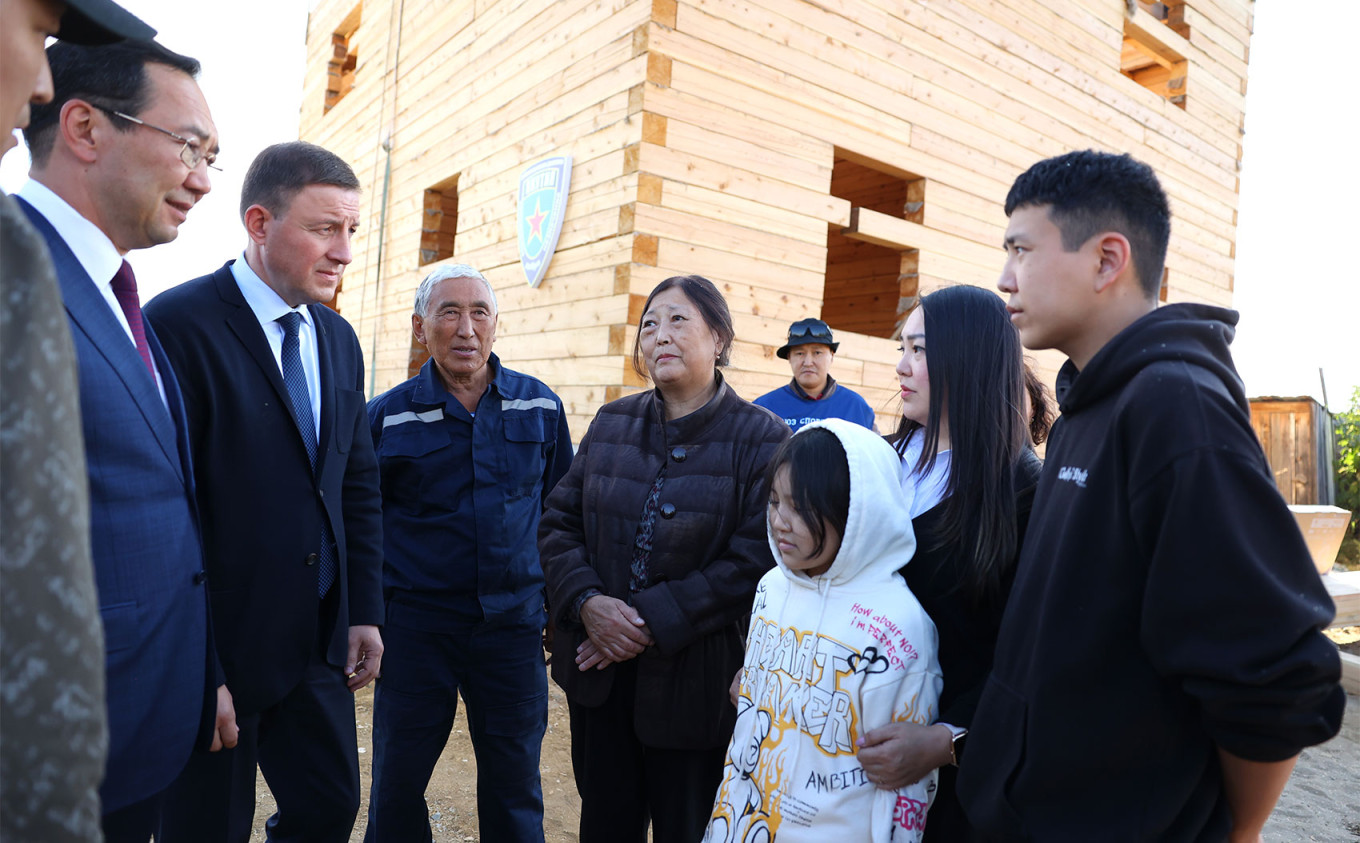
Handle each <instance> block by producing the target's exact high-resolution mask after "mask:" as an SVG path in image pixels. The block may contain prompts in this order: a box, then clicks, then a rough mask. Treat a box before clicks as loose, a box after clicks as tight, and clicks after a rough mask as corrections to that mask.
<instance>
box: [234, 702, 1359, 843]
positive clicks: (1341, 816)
mask: <svg viewBox="0 0 1360 843" xmlns="http://www.w3.org/2000/svg"><path fill="white" fill-rule="evenodd" d="M548 688H549V699H548V734H547V737H546V738H544V741H543V762H542V764H543V800H544V813H545V819H544V831H545V834H546V837H547V841H548V843H576V839H577V835H576V828H577V822H578V820H579V818H580V815H581V806H580V797H578V796H577V794H576V784H575V782H574V781H573V780H572V775H571V735H570V731H569V729H568V725H567V702H566V698H565V697H564V696H563V695H562V691H561V689H559V688H558V687H557V686H556V685H554V684H553V683H552V682H551V681H550V682H549V683H548ZM1346 702H1347V705H1346V717H1345V720H1344V721H1343V723H1342V727H1341V734H1339V735H1338V736H1337V737H1336V738H1334V739H1333V740H1331V741H1330V742H1328V743H1326V744H1323V745H1322V746H1317V747H1313V748H1311V749H1307V750H1304V753H1303V756H1302V757H1301V758H1300V760H1299V764H1298V766H1297V767H1296V768H1295V769H1294V775H1293V777H1292V778H1291V779H1290V781H1289V786H1288V787H1287V788H1285V792H1284V795H1283V796H1282V797H1281V799H1280V803H1279V805H1278V806H1277V807H1276V809H1275V813H1274V815H1272V817H1271V819H1270V822H1269V823H1268V824H1267V825H1266V830H1265V840H1266V841H1267V843H1302V842H1303V841H1319V843H1322V841H1325V843H1344V841H1348V840H1350V841H1360V697H1355V696H1351V697H1349V698H1348V699H1347V701H1346ZM357 703H358V720H359V746H360V750H359V751H360V753H361V754H360V756H359V767H360V776H361V777H362V786H363V803H362V805H361V806H360V809H359V820H358V822H357V823H355V826H354V834H353V836H352V837H351V840H353V841H355V843H358V841H361V840H363V837H364V829H365V827H366V826H367V821H366V818H367V812H368V782H369V778H368V759H369V758H370V757H371V753H372V748H371V743H370V739H371V736H372V729H371V728H370V722H371V718H372V711H373V692H372V690H371V689H367V690H364V691H361V692H360V693H359V696H358V698H357ZM476 781H477V766H476V764H475V763H474V761H473V756H472V744H471V743H470V742H469V740H468V732H467V723H466V721H465V720H464V719H463V715H462V708H461V706H460V708H459V717H458V723H457V725H456V726H455V727H454V734H453V735H452V736H451V737H450V738H449V744H448V746H447V747H446V748H445V750H444V755H443V757H442V759H441V760H440V764H439V766H438V767H437V768H436V769H435V773H434V778H433V779H432V780H431V782H430V787H429V789H428V790H427V791H426V794H425V799H426V801H427V802H428V803H429V805H430V824H431V826H432V828H433V829H434V841H435V843H472V841H479V840H480V837H479V835H478V833H477V810H476V804H477V786H476ZM259 782H260V786H259V789H258V791H257V804H256V811H255V833H254V834H252V835H251V840H252V841H254V840H264V839H265V838H264V822H265V820H266V819H267V818H268V817H269V815H270V814H272V813H273V812H274V799H273V797H271V796H270V795H269V789H268V788H267V787H265V786H264V779H263V778H261V779H260V780H259ZM487 843H495V841H487Z"/></svg>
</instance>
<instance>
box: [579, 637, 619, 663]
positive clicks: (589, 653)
mask: <svg viewBox="0 0 1360 843" xmlns="http://www.w3.org/2000/svg"><path fill="white" fill-rule="evenodd" d="M611 664H614V660H613V659H611V658H609V657H608V656H606V655H605V654H604V653H602V652H600V648H599V647H596V646H595V642H594V641H591V640H590V639H589V638H587V639H586V640H584V641H582V642H581V646H579V647H577V648H576V666H577V669H579V670H590V669H591V668H592V667H593V668H595V669H596V670H604V669H605V668H606V667H609V666H610V665H611Z"/></svg>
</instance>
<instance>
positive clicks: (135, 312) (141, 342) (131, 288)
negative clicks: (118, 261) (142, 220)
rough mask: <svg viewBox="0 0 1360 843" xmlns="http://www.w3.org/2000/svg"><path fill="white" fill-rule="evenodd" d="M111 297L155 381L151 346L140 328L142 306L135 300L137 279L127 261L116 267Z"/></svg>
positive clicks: (143, 330)
mask: <svg viewBox="0 0 1360 843" xmlns="http://www.w3.org/2000/svg"><path fill="white" fill-rule="evenodd" d="M113 295H114V297H115V298H117V299H118V306H119V307H121V308H123V315H124V316H126V317H127V321H128V327H129V328H131V329H132V341H133V342H135V343H136V344H137V353H138V354H140V355H142V362H143V363H145V364H146V370H147V371H148V372H150V373H151V380H153V381H154V380H156V367H155V366H154V365H152V363H151V346H149V345H147V343H146V328H144V327H142V305H141V302H140V301H139V300H138V299H137V279H136V277H134V276H133V274H132V267H131V266H130V265H129V264H128V262H127V261H123V265H122V266H120V267H118V274H117V275H114V276H113Z"/></svg>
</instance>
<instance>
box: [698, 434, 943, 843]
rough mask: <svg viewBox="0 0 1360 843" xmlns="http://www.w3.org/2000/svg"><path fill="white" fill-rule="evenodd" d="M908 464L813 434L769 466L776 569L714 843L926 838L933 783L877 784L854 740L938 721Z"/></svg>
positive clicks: (855, 440)
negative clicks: (905, 574) (918, 594)
mask: <svg viewBox="0 0 1360 843" xmlns="http://www.w3.org/2000/svg"><path fill="white" fill-rule="evenodd" d="M900 466H901V460H900V458H899V457H898V455H897V453H896V451H894V450H893V448H892V446H891V445H889V444H887V443H886V442H885V441H884V440H883V439H882V438H880V437H879V436H878V435H877V434H875V433H873V432H872V431H870V430H867V429H865V428H863V427H860V426H858V425H856V424H852V423H850V422H846V421H841V420H839V419H827V420H825V421H820V422H817V423H815V424H811V425H808V426H807V427H805V428H803V429H802V430H800V431H799V432H798V433H797V434H795V435H794V436H793V438H791V439H790V440H788V441H787V442H785V443H784V444H783V445H782V446H781V447H780V450H779V451H778V453H777V454H776V455H775V457H774V460H773V461H772V462H771V463H770V468H769V478H770V483H769V487H770V505H769V518H768V527H769V538H770V547H771V548H772V549H773V551H774V558H775V561H776V562H777V563H778V565H777V567H776V568H774V569H773V570H771V571H770V572H769V573H767V574H766V575H765V577H764V578H763V579H762V580H761V581H760V585H759V587H758V588H757V589H756V596H755V602H754V605H753V607H752V613H751V626H750V632H749V635H748V637H747V642H746V660H745V666H744V667H743V668H742V674H741V690H740V693H739V695H738V697H737V723H736V727H735V729H734V731H733V734H732V741H731V743H730V744H729V746H728V751H727V763H726V766H725V767H724V769H723V780H722V784H721V785H720V786H719V788H718V794H717V797H716V799H715V800H714V805H713V817H712V819H711V820H710V822H709V825H708V829H707V833H706V834H705V836H704V840H705V841H713V842H714V843H717V842H718V841H721V842H722V843H728V841H732V842H733V843H798V841H818V843H821V842H822V841H828V840H831V841H836V840H839V841H852V840H853V841H857V842H858V841H866V840H869V841H889V840H891V841H895V843H896V842H898V841H913V842H914V841H919V840H920V839H921V834H922V832H923V830H924V828H925V820H926V810H927V809H928V808H929V807H930V802H931V799H932V797H933V795H934V790H935V774H934V773H933V772H932V773H931V774H930V775H929V776H927V777H926V778H925V779H922V780H921V781H918V782H916V783H914V784H911V785H907V786H906V787H903V788H901V789H899V790H895V791H893V790H880V789H878V788H876V787H874V785H873V784H872V783H870V782H869V780H868V778H867V777H866V776H865V773H864V770H863V768H862V767H861V766H860V764H859V762H858V760H857V759H856V756H855V747H856V741H857V740H858V739H859V737H860V736H861V735H862V734H863V733H864V732H866V731H867V730H869V729H873V728H875V727H878V726H882V725H885V724H887V723H889V722H892V721H909V722H913V723H921V724H926V723H930V722H932V721H934V719H935V717H936V716H937V713H938V712H937V707H938V701H939V696H940V689H941V685H942V683H941V678H940V668H939V662H938V660H937V658H936V635H935V625H934V624H933V623H932V622H931V620H930V618H929V617H928V616H927V615H926V613H925V611H924V610H923V609H921V606H920V604H919V603H918V602H917V601H916V598H915V597H914V596H912V593H911V591H910V590H909V589H908V588H907V585H906V583H905V581H904V580H903V579H902V577H901V576H899V575H898V573H897V571H898V570H899V569H900V568H901V567H902V566H903V565H905V564H906V563H907V562H908V561H909V560H910V559H911V557H912V554H913V553H914V552H915V549H916V540H915V537H914V535H913V533H912V529H911V522H910V521H909V520H908V519H906V518H904V517H902V513H904V512H906V511H908V508H909V507H908V503H909V502H908V501H906V500H904V492H903V490H902V485H901V481H900V476H901V468H900Z"/></svg>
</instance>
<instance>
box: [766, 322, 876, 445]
mask: <svg viewBox="0 0 1360 843" xmlns="http://www.w3.org/2000/svg"><path fill="white" fill-rule="evenodd" d="M840 346H841V344H840V343H838V342H836V340H835V339H834V338H833V337H832V335H831V328H830V326H828V325H827V324H826V323H825V322H823V321H822V320H820V319H800V320H798V321H797V322H794V323H793V324H792V325H790V326H789V339H788V342H786V343H784V345H783V346H782V347H780V349H779V350H778V351H776V352H775V354H778V355H779V358H780V359H781V360H787V361H789V368H791V369H792V370H793V380H791V381H789V382H788V383H787V384H785V385H784V386H781V387H779V388H778V389H776V390H774V391H773V392H767V393H765V394H764V395H762V396H760V397H759V398H757V399H756V400H755V402H754V403H756V404H759V405H760V406H762V407H764V408H765V409H767V410H769V411H770V412H772V413H774V414H775V415H776V416H779V417H780V418H781V419H783V420H784V423H785V424H787V425H788V426H789V430H791V431H793V432H794V433H797V432H798V429H799V428H801V427H802V426H803V425H806V424H811V423H812V422H815V421H817V420H818V419H845V420H846V421H852V422H854V423H855V424H859V425H863V426H865V427H867V428H869V429H870V430H877V428H876V427H874V411H873V410H872V409H870V408H869V403H868V402H867V401H865V400H864V398H863V397H862V396H861V395H860V394H859V393H858V392H855V391H854V390H852V389H849V388H848V387H844V386H841V385H840V384H838V383H836V379H835V378H833V377H831V361H833V360H835V359H836V349H838V348H840Z"/></svg>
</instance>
